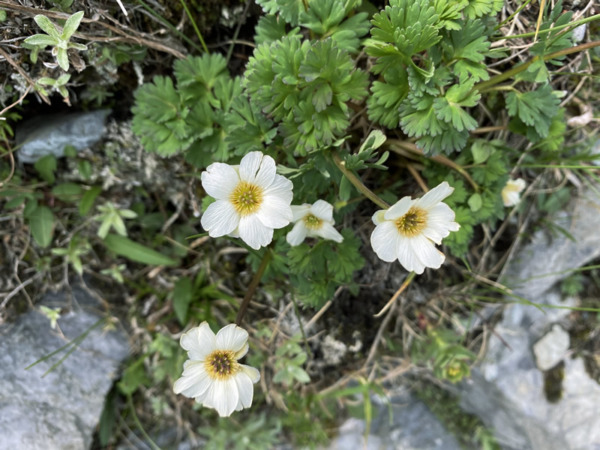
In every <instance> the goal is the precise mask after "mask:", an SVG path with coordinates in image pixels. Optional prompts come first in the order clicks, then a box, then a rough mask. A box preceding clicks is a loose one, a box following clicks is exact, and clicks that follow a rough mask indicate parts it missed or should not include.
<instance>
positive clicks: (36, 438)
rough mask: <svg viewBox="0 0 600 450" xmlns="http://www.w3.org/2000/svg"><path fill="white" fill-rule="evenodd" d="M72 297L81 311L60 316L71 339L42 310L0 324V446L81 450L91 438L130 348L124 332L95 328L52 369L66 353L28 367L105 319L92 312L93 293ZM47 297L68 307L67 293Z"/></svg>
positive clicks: (52, 304)
mask: <svg viewBox="0 0 600 450" xmlns="http://www.w3.org/2000/svg"><path fill="white" fill-rule="evenodd" d="M74 297H75V303H74V306H75V311H74V312H70V313H66V314H64V315H63V317H61V318H60V319H59V320H58V325H59V327H60V329H61V330H62V332H63V333H64V335H65V337H66V339H64V338H63V337H61V336H60V334H59V333H58V332H57V331H56V330H52V329H51V328H50V322H49V320H48V318H46V317H45V316H44V315H42V314H41V313H40V312H38V311H31V312H29V313H26V314H23V315H22V316H20V317H19V318H18V319H17V321H16V322H14V323H11V324H4V325H2V326H0V436H1V438H0V449H11V450H16V449H27V450H53V449H61V450H69V449H73V450H81V449H85V448H89V447H90V445H91V443H92V434H93V432H94V428H95V427H96V425H97V424H98V421H99V419H100V414H101V412H102V408H103V406H104V398H105V395H106V393H107V392H108V390H109V389H110V387H111V385H112V383H113V380H114V378H115V377H116V375H117V373H118V372H117V371H118V367H119V365H120V363H121V361H122V360H123V359H124V358H125V357H126V356H127V354H128V351H129V350H128V342H127V338H126V336H125V335H124V334H123V333H121V332H116V331H109V332H105V331H103V330H102V328H101V327H97V328H95V329H94V330H93V331H91V332H90V333H89V334H88V335H87V337H86V338H85V340H83V342H82V343H81V344H80V345H79V347H78V348H77V349H76V350H75V351H74V352H73V353H71V354H70V355H69V356H68V357H67V358H66V359H65V360H64V361H63V362H62V364H60V365H59V366H58V367H57V368H56V369H54V370H53V371H51V372H50V373H48V374H47V375H46V376H44V373H45V372H46V371H47V370H48V369H49V368H50V367H51V366H52V365H53V364H54V363H56V362H58V360H60V358H61V357H63V356H64V355H65V353H60V354H58V355H55V356H54V357H52V358H50V359H49V360H47V361H44V362H41V363H39V364H37V365H36V366H34V367H32V368H30V369H29V370H26V369H25V368H26V367H27V366H29V365H30V364H32V363H34V362H35V361H37V360H39V359H40V358H42V357H44V356H46V355H48V354H50V353H52V352H53V351H55V350H57V349H59V348H60V347H62V346H64V345H65V344H66V343H67V342H69V341H70V340H72V339H73V338H76V337H78V336H79V335H81V334H82V333H84V332H85V331H86V330H88V329H89V328H90V327H92V326H93V325H94V324H95V323H97V322H98V320H99V319H100V318H101V317H100V316H99V315H97V314H96V313H94V312H90V309H91V307H90V305H92V304H93V303H94V300H93V299H91V298H90V296H89V295H88V294H87V293H85V292H84V291H81V290H75V291H74ZM42 303H43V304H44V305H46V306H49V307H64V306H65V304H66V303H67V300H66V295H65V294H64V293H63V294H55V295H48V296H47V297H46V298H45V299H44V300H43V302H42Z"/></svg>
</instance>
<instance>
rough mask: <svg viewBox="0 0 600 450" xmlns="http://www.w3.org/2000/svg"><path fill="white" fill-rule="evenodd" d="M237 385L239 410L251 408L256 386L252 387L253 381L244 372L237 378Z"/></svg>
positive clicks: (238, 374) (235, 378) (236, 376)
mask: <svg viewBox="0 0 600 450" xmlns="http://www.w3.org/2000/svg"><path fill="white" fill-rule="evenodd" d="M233 379H234V380H235V384H236V385H237V389H238V393H239V401H238V405H237V406H238V408H239V407H240V406H241V408H239V409H242V408H250V407H251V406H252V397H253V396H254V386H252V380H251V379H250V377H249V376H248V375H247V374H246V373H245V372H243V371H240V372H238V373H237V374H236V375H235V377H233Z"/></svg>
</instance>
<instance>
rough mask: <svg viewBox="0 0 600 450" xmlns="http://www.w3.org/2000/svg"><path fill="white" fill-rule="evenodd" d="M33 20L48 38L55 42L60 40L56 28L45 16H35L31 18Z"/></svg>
mask: <svg viewBox="0 0 600 450" xmlns="http://www.w3.org/2000/svg"><path fill="white" fill-rule="evenodd" d="M33 20H35V23H37V25H38V27H40V28H41V29H42V30H44V31H45V32H46V33H48V34H49V35H50V36H52V37H53V38H55V39H56V40H57V41H60V40H61V37H60V34H59V32H58V28H57V27H56V25H54V24H53V23H52V21H51V20H50V19H48V18H47V17H46V16H43V15H41V14H38V15H37V16H35V17H34V18H33Z"/></svg>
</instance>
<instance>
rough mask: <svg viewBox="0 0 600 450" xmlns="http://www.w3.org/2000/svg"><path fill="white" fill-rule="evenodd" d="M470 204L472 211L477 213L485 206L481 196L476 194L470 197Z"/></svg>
mask: <svg viewBox="0 0 600 450" xmlns="http://www.w3.org/2000/svg"><path fill="white" fill-rule="evenodd" d="M468 203H469V208H471V211H473V212H477V211H479V210H480V209H481V206H482V205H483V200H482V199H481V195H479V194H477V193H475V194H473V195H471V196H470V197H469V201H468Z"/></svg>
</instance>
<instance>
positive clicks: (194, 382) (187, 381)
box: [173, 361, 212, 398]
mask: <svg viewBox="0 0 600 450" xmlns="http://www.w3.org/2000/svg"><path fill="white" fill-rule="evenodd" d="M187 362H188V363H190V364H187V365H186V366H185V369H184V371H183V374H182V376H181V378H179V379H178V380H177V381H175V384H174V385H173V392H175V393H176V394H182V395H185V396H186V397H190V398H196V397H201V396H203V395H204V394H205V393H206V392H207V390H208V388H209V387H210V384H211V383H212V379H211V378H210V376H209V375H208V373H207V372H206V369H205V368H204V363H203V362H200V361H187Z"/></svg>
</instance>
